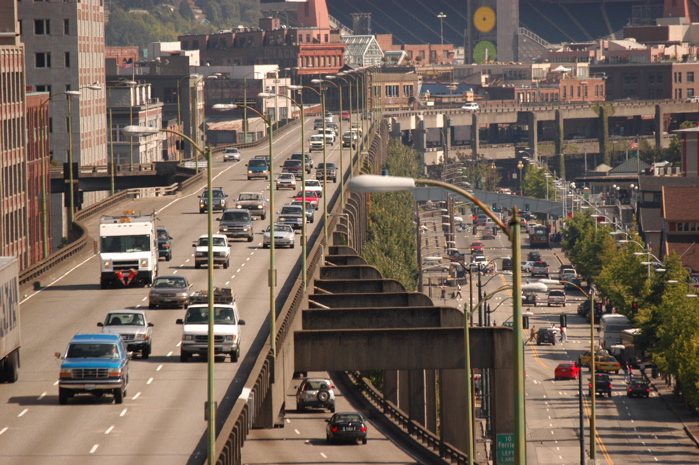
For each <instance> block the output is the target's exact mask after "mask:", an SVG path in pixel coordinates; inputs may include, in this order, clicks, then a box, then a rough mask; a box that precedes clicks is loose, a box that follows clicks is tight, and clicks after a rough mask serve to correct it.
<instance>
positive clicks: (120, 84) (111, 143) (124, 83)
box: [107, 80, 179, 195]
mask: <svg viewBox="0 0 699 465" xmlns="http://www.w3.org/2000/svg"><path fill="white" fill-rule="evenodd" d="M136 84H137V82H136V81H130V80H126V81H119V82H117V84H116V85H114V86H108V87H107V90H108V91H109V165H110V166H109V173H110V177H111V195H114V192H115V189H114V171H115V170H114V133H113V129H114V128H113V126H112V108H113V107H114V102H113V101H112V89H114V88H115V87H123V86H128V87H133V86H135V85H136ZM178 96H179V95H178ZM130 104H131V99H130V98H129V105H130ZM178 110H179V108H178ZM129 111H130V110H129ZM177 119H178V121H179V114H178V115H177Z"/></svg>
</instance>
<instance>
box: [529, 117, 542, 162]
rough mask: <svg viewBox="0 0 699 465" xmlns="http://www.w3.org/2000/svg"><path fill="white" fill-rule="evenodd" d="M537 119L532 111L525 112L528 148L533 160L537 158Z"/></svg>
mask: <svg viewBox="0 0 699 465" xmlns="http://www.w3.org/2000/svg"><path fill="white" fill-rule="evenodd" d="M538 125H539V119H538V118H537V117H536V113H534V112H533V111H529V112H527V137H528V138H529V148H530V149H531V153H532V157H534V160H536V161H538V160H539V131H538Z"/></svg>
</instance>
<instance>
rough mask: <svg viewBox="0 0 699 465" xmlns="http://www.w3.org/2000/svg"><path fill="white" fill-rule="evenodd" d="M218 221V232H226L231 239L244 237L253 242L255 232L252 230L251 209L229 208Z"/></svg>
mask: <svg viewBox="0 0 699 465" xmlns="http://www.w3.org/2000/svg"><path fill="white" fill-rule="evenodd" d="M216 220H217V221H218V233H219V234H225V235H226V236H228V238H229V239H237V238H241V237H242V238H243V239H247V241H248V242H252V239H253V235H254V232H253V230H252V215H250V210H247V209H242V208H241V209H238V208H229V209H228V210H226V211H225V212H223V216H221V218H216Z"/></svg>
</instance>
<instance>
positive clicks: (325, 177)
mask: <svg viewBox="0 0 699 465" xmlns="http://www.w3.org/2000/svg"><path fill="white" fill-rule="evenodd" d="M311 82H312V83H313V84H318V95H320V108H321V112H322V113H323V238H324V239H325V243H326V244H327V243H328V195H327V188H326V184H327V183H328V162H327V152H328V151H327V147H328V141H327V139H326V138H325V129H326V127H325V92H323V82H329V81H325V80H324V79H311ZM314 90H315V89H314Z"/></svg>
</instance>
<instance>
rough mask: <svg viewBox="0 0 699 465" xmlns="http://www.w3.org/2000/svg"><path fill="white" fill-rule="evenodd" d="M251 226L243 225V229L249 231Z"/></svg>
mask: <svg viewBox="0 0 699 465" xmlns="http://www.w3.org/2000/svg"><path fill="white" fill-rule="evenodd" d="M251 230H252V228H251V227H250V226H244V227H243V231H251Z"/></svg>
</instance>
